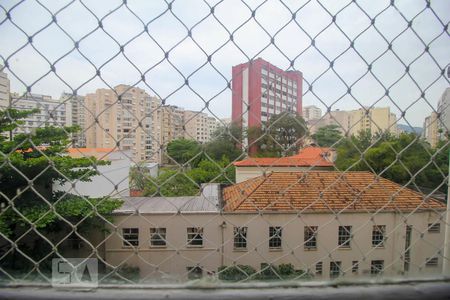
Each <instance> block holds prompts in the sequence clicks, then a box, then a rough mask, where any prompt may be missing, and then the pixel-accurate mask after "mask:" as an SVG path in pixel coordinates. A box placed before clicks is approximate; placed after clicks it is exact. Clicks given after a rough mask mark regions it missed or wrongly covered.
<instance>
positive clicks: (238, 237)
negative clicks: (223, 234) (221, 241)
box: [233, 227, 247, 249]
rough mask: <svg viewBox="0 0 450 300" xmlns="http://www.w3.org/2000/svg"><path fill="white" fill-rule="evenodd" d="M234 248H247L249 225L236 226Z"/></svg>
mask: <svg viewBox="0 0 450 300" xmlns="http://www.w3.org/2000/svg"><path fill="white" fill-rule="evenodd" d="M233 231H234V248H235V249H247V227H234V230H233Z"/></svg>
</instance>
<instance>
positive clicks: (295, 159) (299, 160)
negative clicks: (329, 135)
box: [234, 147, 333, 167]
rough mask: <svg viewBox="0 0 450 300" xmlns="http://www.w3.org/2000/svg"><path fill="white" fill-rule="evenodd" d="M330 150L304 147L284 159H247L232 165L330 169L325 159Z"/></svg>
mask: <svg viewBox="0 0 450 300" xmlns="http://www.w3.org/2000/svg"><path fill="white" fill-rule="evenodd" d="M331 150H332V149H331V148H323V147H306V148H304V149H302V150H300V151H299V153H298V154H296V155H293V156H286V157H249V158H247V159H244V160H241V161H237V162H235V163H234V165H235V166H237V167H310V166H315V167H332V166H333V162H331V161H329V160H327V159H326V158H325V157H326V156H327V154H329V152H330V151H331Z"/></svg>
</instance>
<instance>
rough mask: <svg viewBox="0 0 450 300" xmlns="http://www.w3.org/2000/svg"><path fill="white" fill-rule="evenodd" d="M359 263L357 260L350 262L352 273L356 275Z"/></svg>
mask: <svg viewBox="0 0 450 300" xmlns="http://www.w3.org/2000/svg"><path fill="white" fill-rule="evenodd" d="M358 270H359V262H358V261H357V260H354V261H352V273H358Z"/></svg>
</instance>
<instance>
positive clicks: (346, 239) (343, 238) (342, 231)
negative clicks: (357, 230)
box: [338, 226, 352, 248]
mask: <svg viewBox="0 0 450 300" xmlns="http://www.w3.org/2000/svg"><path fill="white" fill-rule="evenodd" d="M351 237H352V226H339V230H338V246H339V247H341V248H350V240H351Z"/></svg>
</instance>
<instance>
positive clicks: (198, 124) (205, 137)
mask: <svg viewBox="0 0 450 300" xmlns="http://www.w3.org/2000/svg"><path fill="white" fill-rule="evenodd" d="M218 127H219V123H218V122H217V120H216V118H214V117H210V116H208V115H207V114H206V113H203V112H196V111H190V110H186V111H184V129H185V133H184V138H186V139H192V140H196V141H197V142H199V143H202V144H203V143H206V142H209V141H210V140H211V138H212V135H213V133H214V132H215V131H216V129H217V128H218Z"/></svg>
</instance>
